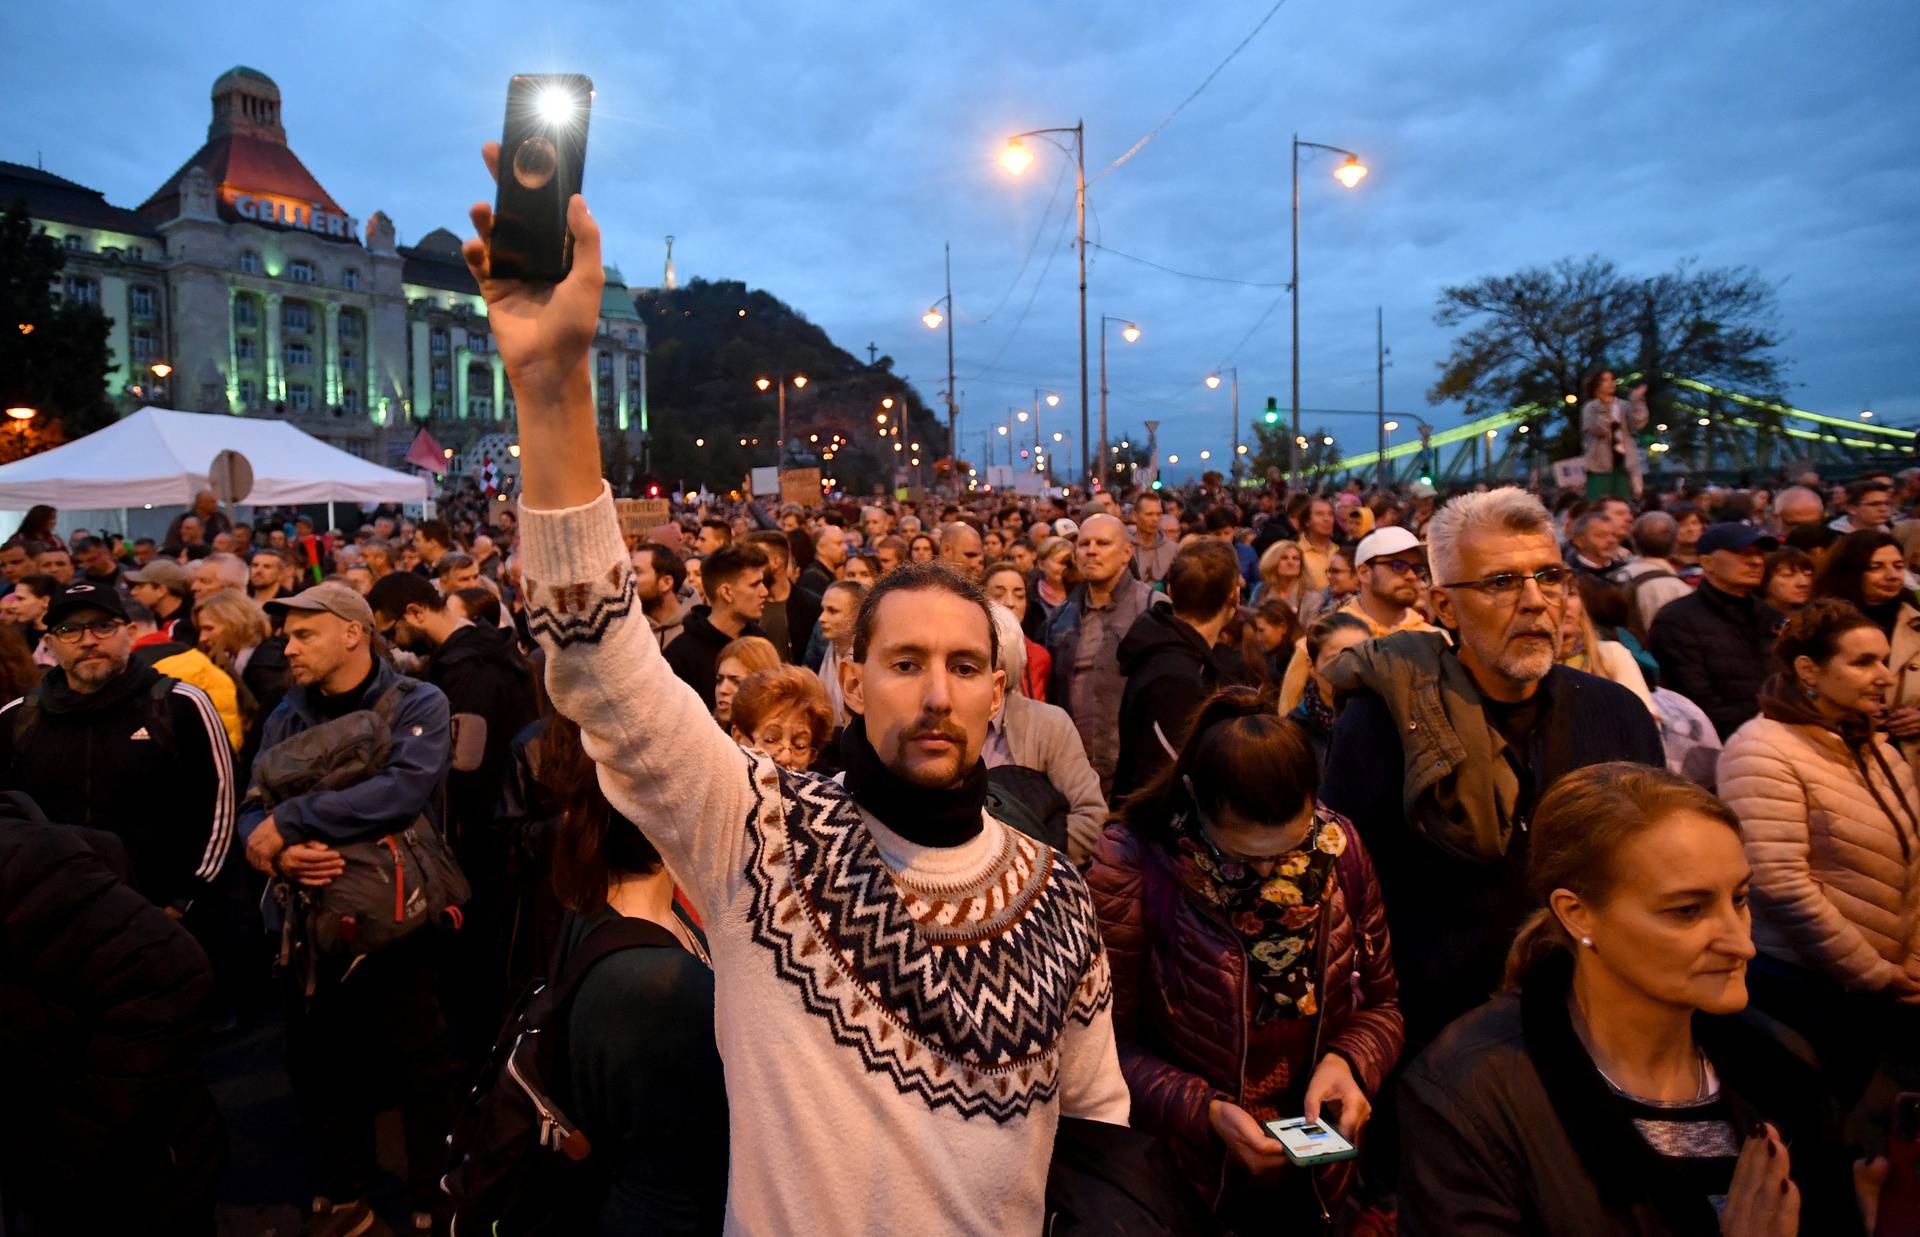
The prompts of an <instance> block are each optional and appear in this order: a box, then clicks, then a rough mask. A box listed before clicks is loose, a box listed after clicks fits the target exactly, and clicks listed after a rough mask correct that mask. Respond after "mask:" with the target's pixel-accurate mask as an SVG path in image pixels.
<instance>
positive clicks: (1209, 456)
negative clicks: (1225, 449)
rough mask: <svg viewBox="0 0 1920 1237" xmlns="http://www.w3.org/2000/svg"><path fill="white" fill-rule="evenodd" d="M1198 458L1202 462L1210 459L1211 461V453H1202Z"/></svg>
mask: <svg viewBox="0 0 1920 1237" xmlns="http://www.w3.org/2000/svg"><path fill="white" fill-rule="evenodd" d="M1200 458H1201V459H1202V460H1210V459H1212V458H1213V452H1211V451H1202V452H1201V453H1200Z"/></svg>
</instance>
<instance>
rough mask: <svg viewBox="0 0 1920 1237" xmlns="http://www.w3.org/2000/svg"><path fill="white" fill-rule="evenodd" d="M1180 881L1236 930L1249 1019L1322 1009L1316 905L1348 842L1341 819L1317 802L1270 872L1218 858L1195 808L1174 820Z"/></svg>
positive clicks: (1297, 1015) (1291, 1015)
mask: <svg viewBox="0 0 1920 1237" xmlns="http://www.w3.org/2000/svg"><path fill="white" fill-rule="evenodd" d="M1173 825H1174V830H1175V834H1176V838H1177V841H1176V855H1175V858H1176V860H1177V869H1178V872H1179V876H1180V881H1181V883H1182V884H1184V885H1185V886H1186V887H1187V889H1188V890H1190V891H1191V892H1192V893H1193V895H1194V896H1195V897H1197V898H1199V899H1200V900H1201V901H1202V902H1203V903H1205V904H1206V905H1207V906H1209V907H1212V908H1213V909H1214V910H1215V911H1217V912H1218V913H1219V914H1220V915H1221V917H1222V918H1224V919H1225V920H1226V921H1227V922H1228V923H1229V924H1231V925H1232V926H1233V929H1234V931H1236V932H1238V933H1239V934H1240V939H1241V942H1242V943H1243V944H1244V945H1245V946H1246V950H1247V958H1248V962H1249V966H1250V968H1251V975H1250V978H1251V979H1252V981H1253V986H1254V991H1255V993H1256V994H1257V997H1258V999H1257V1000H1256V1001H1255V1003H1254V1008H1253V1021H1254V1022H1255V1023H1261V1022H1265V1021H1268V1020H1269V1019H1273V1018H1311V1017H1313V1016H1314V1015H1315V1014H1318V1013H1319V1012H1320V996H1319V993H1318V992H1317V991H1315V985H1316V984H1317V983H1318V981H1319V975H1318V966H1319V958H1320V928H1321V920H1322V916H1321V914H1320V909H1321V906H1322V904H1323V903H1324V902H1325V901H1326V897H1327V891H1328V890H1329V889H1330V888H1331V887H1332V885H1333V875H1334V871H1333V869H1334V861H1335V860H1336V859H1338V858H1339V857H1340V855H1341V854H1342V853H1343V852H1344V851H1345V850H1346V849H1347V835H1346V831H1345V826H1344V825H1343V824H1342V823H1341V822H1340V821H1339V820H1338V819H1337V818H1336V817H1334V816H1333V815H1332V814H1331V813H1328V812H1326V811H1323V810H1316V812H1315V813H1314V818H1313V828H1312V829H1311V830H1310V831H1309V832H1308V834H1307V838H1306V841H1305V842H1304V843H1302V844H1301V846H1300V848H1299V849H1298V850H1293V851H1289V852H1287V853H1286V854H1284V855H1282V856H1280V857H1279V858H1278V859H1277V860H1276V861H1275V862H1274V865H1273V871H1272V874H1271V875H1268V876H1261V875H1260V874H1259V873H1258V872H1256V871H1255V870H1254V869H1252V868H1251V867H1249V866H1247V865H1246V864H1243V863H1238V862H1234V861H1230V860H1223V859H1221V858H1220V857H1219V856H1218V855H1217V854H1216V853H1215V852H1214V849H1213V847H1212V846H1211V845H1210V844H1209V843H1208V841H1207V839H1206V835H1205V834H1204V833H1203V832H1201V826H1200V822H1199V820H1198V819H1197V818H1196V816H1195V815H1194V813H1192V812H1185V813H1182V814H1181V815H1180V816H1178V817H1176V818H1175V819H1174V822H1173Z"/></svg>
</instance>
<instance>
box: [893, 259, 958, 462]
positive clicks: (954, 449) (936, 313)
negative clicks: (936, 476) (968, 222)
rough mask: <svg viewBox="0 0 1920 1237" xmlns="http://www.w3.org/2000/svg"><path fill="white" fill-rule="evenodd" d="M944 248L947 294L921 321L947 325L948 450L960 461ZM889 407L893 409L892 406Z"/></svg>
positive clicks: (950, 292) (949, 292)
mask: <svg viewBox="0 0 1920 1237" xmlns="http://www.w3.org/2000/svg"><path fill="white" fill-rule="evenodd" d="M943 248H944V251H945V253H946V261H947V294H946V295H945V296H943V297H941V298H940V299H939V300H937V301H935V302H934V303H933V304H932V305H930V306H928V307H927V312H926V313H924V314H921V315H920V321H922V322H924V323H926V324H927V329H928V330H929V331H937V330H939V329H940V324H941V323H942V322H944V323H946V324H947V391H946V395H947V450H948V453H949V454H951V455H952V456H953V458H954V459H955V460H958V459H959V458H960V431H959V423H960V405H959V402H958V400H957V398H956V396H955V395H954V392H953V246H952V244H947V245H946V246H944V247H943ZM942 305H945V306H946V307H947V312H946V313H945V314H944V315H943V314H942V313H941V312H940V307H941V306H942ZM887 406H888V407H892V405H891V404H889V405H887ZM954 489H955V490H956V491H957V490H958V489H959V477H958V476H956V477H955V478H954Z"/></svg>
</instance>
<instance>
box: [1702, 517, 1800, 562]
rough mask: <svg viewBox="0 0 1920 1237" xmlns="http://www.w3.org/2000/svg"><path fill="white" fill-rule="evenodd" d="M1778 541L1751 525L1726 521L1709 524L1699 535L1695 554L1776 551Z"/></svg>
mask: <svg viewBox="0 0 1920 1237" xmlns="http://www.w3.org/2000/svg"><path fill="white" fill-rule="evenodd" d="M1779 548H1780V539H1779V538H1778V537H1776V536H1774V535H1773V534H1772V533H1770V532H1768V531H1767V530H1766V529H1764V528H1755V527H1754V526H1753V525H1751V524H1741V523H1739V522H1737V521H1731V520H1730V521H1728V522H1726V523H1724V524H1709V525H1708V526H1707V529H1706V531H1705V532H1703V533H1701V534H1700V545H1699V547H1698V549H1697V550H1696V551H1695V553H1698V554H1711V553H1713V552H1714V551H1715V550H1753V549H1759V550H1769V551H1771V550H1777V549H1779Z"/></svg>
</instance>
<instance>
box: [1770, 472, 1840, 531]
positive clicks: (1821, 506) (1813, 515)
mask: <svg viewBox="0 0 1920 1237" xmlns="http://www.w3.org/2000/svg"><path fill="white" fill-rule="evenodd" d="M1826 515H1827V504H1826V503H1825V502H1824V501H1823V500H1822V499H1821V497H1820V495H1819V494H1818V493H1817V492H1816V491H1814V490H1810V489H1808V488H1807V487H1806V486H1804V485H1790V486H1788V487H1787V488H1786V489H1784V490H1781V491H1780V494H1779V497H1777V498H1775V499H1774V500H1773V518H1774V522H1775V523H1776V524H1778V525H1779V526H1780V537H1781V539H1782V540H1785V539H1786V536H1787V534H1788V533H1790V532H1792V531H1793V530H1794V529H1796V528H1799V527H1801V526H1802V525H1805V524H1818V523H1819V522H1820V521H1821V520H1823V519H1825V518H1826Z"/></svg>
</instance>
